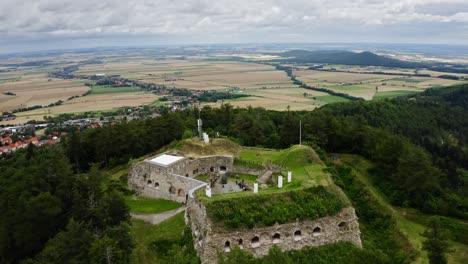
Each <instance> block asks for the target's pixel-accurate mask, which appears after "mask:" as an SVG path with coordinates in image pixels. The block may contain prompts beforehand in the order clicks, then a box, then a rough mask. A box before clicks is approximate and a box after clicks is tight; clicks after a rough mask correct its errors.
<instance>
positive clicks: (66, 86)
mask: <svg viewBox="0 0 468 264" xmlns="http://www.w3.org/2000/svg"><path fill="white" fill-rule="evenodd" d="M0 74H2V73H0ZM9 74H11V73H9ZM0 78H1V77H0ZM89 89H90V88H89V87H87V86H85V85H84V81H83V80H63V79H56V78H48V77H47V74H39V75H30V76H18V77H16V78H15V79H14V80H9V81H4V82H0V93H1V94H0V111H9V110H13V109H16V108H23V107H30V106H34V105H48V104H50V103H55V102H57V101H59V100H62V101H65V100H67V99H68V98H70V97H72V96H77V95H82V94H84V93H86V92H87V91H88V90H89ZM6 92H11V93H14V94H16V95H5V94H3V93H6Z"/></svg>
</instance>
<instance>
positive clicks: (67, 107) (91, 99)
mask: <svg viewBox="0 0 468 264" xmlns="http://www.w3.org/2000/svg"><path fill="white" fill-rule="evenodd" d="M158 98H159V96H157V95H155V94H153V93H149V92H143V91H139V92H123V93H111V94H109V93H102V94H91V95H87V96H84V97H78V98H74V99H72V100H70V101H66V102H64V103H63V104H62V105H59V106H53V107H44V108H39V109H35V110H31V111H25V112H19V113H16V116H17V118H16V119H15V120H12V121H2V122H0V125H2V124H4V125H6V124H22V123H25V122H27V121H29V120H38V121H39V120H43V117H44V116H45V115H51V116H54V115H57V114H63V113H79V112H86V111H102V110H112V109H114V108H118V107H124V106H140V105H145V104H150V103H152V102H154V101H156V100H157V99H158Z"/></svg>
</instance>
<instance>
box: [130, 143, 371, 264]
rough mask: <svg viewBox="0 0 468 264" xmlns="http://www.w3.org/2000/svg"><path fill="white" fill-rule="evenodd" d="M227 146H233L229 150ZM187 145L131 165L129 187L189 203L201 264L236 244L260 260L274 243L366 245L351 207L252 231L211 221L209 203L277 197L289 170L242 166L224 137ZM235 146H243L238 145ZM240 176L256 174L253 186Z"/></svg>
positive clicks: (292, 246)
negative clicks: (340, 242)
mask: <svg viewBox="0 0 468 264" xmlns="http://www.w3.org/2000/svg"><path fill="white" fill-rule="evenodd" d="M226 143H229V144H230V145H229V144H228V145H229V146H230V147H225V146H224V145H225V144H226ZM189 145H191V147H190V148H188V149H183V148H182V149H178V150H171V151H168V152H165V153H163V154H159V155H157V156H155V157H152V158H149V159H146V160H144V161H142V162H140V163H136V164H133V165H132V167H131V169H130V171H129V179H128V181H129V186H130V188H132V189H134V190H135V191H137V192H138V193H140V194H141V195H144V196H147V197H153V198H163V199H169V200H174V201H177V202H180V203H183V204H185V206H186V217H185V219H186V224H187V225H189V226H190V227H191V230H192V236H193V241H194V247H195V249H196V251H197V253H198V255H199V256H200V259H201V261H202V263H216V262H217V255H218V253H219V252H230V251H231V250H232V249H233V248H234V247H236V246H238V247H239V248H241V249H244V250H248V251H251V252H252V253H253V254H254V255H255V256H257V257H261V256H265V255H267V254H268V251H269V250H270V248H271V247H273V246H274V245H276V246H278V247H279V248H280V249H281V250H298V249H302V248H304V247H307V246H321V245H325V244H330V243H336V242H339V241H347V242H351V243H353V244H355V245H356V246H358V247H362V245H361V239H360V230H359V223H358V219H357V216H356V214H355V211H354V208H352V207H351V206H350V205H349V203H347V204H346V205H344V206H343V207H342V208H340V209H339V210H338V213H336V214H333V215H326V216H324V217H319V218H315V219H314V218H303V219H299V218H297V219H293V220H290V221H287V222H283V223H281V224H280V223H278V222H275V223H274V224H272V225H269V226H257V225H255V226H253V227H250V228H249V227H246V226H241V227H237V228H230V227H226V226H223V224H222V223H220V222H219V221H218V220H217V219H216V218H215V217H213V213H212V212H210V210H211V209H210V208H211V207H209V206H207V204H206V201H210V199H211V200H213V199H218V198H220V197H221V198H222V197H228V200H229V201H230V202H234V203H235V202H236V199H239V198H237V197H247V196H249V195H250V196H255V195H257V196H258V195H272V196H274V195H276V194H275V192H276V190H277V191H279V192H281V190H282V188H283V178H282V177H283V176H281V174H282V172H285V170H284V168H281V166H280V165H278V164H262V166H259V165H258V164H255V166H250V167H249V166H248V164H247V165H246V164H245V163H242V162H238V149H236V150H234V151H224V150H225V149H224V150H223V148H228V149H229V148H231V149H232V145H235V144H234V143H232V142H230V141H228V140H225V139H215V140H214V141H212V142H208V143H204V142H203V141H196V140H190V141H189ZM237 148H240V147H239V146H238V145H237ZM304 148H305V147H304ZM194 149H195V150H194ZM213 149H215V151H212V150H213ZM309 149H310V148H309ZM206 150H208V151H206ZM311 151H312V152H313V150H311ZM314 153H315V152H314ZM236 174H243V175H246V174H249V175H254V176H253V177H255V176H256V180H255V183H252V182H251V181H249V182H244V180H240V179H239V180H237V178H236V177H235V175H236ZM286 174H288V177H287V179H286V177H285V179H284V187H285V188H290V187H288V186H292V185H291V184H293V183H294V174H293V175H292V179H291V172H289V173H287V172H285V175H286ZM258 184H260V190H259V188H258V187H259V185H258ZM333 186H334V185H333ZM334 188H338V187H336V186H334ZM293 191H294V189H292V192H293ZM236 192H239V193H238V194H237V193H236ZM343 195H344V194H343ZM231 197H232V198H231Z"/></svg>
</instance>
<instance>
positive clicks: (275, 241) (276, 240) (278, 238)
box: [272, 233, 281, 244]
mask: <svg viewBox="0 0 468 264" xmlns="http://www.w3.org/2000/svg"><path fill="white" fill-rule="evenodd" d="M272 239H273V244H278V243H281V235H280V234H279V233H275V234H274V235H273V238H272Z"/></svg>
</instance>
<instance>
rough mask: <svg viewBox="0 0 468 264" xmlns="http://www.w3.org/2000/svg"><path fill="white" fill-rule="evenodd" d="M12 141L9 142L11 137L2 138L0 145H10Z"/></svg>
mask: <svg viewBox="0 0 468 264" xmlns="http://www.w3.org/2000/svg"><path fill="white" fill-rule="evenodd" d="M11 143H13V141H12V140H11V137H4V138H2V144H11Z"/></svg>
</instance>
